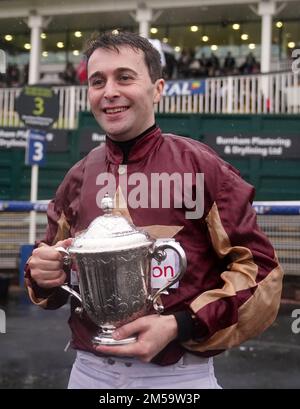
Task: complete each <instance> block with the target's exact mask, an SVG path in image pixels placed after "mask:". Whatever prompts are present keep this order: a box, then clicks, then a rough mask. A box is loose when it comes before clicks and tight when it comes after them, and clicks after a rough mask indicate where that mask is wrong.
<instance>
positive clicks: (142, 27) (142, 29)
mask: <svg viewBox="0 0 300 409" xmlns="http://www.w3.org/2000/svg"><path fill="white" fill-rule="evenodd" d="M152 17H153V16H152V10H151V9H149V8H148V7H147V6H144V5H139V6H138V8H137V10H136V14H135V19H136V21H137V22H138V23H139V33H140V35H141V36H142V37H145V38H149V31H150V29H149V27H150V23H151V21H152Z"/></svg>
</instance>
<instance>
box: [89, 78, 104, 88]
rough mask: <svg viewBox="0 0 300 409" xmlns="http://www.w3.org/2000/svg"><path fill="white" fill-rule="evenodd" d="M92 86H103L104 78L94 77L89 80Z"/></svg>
mask: <svg viewBox="0 0 300 409" xmlns="http://www.w3.org/2000/svg"><path fill="white" fill-rule="evenodd" d="M90 85H91V86H92V87H103V85H104V79H103V78H95V79H93V80H92V81H91V84H90Z"/></svg>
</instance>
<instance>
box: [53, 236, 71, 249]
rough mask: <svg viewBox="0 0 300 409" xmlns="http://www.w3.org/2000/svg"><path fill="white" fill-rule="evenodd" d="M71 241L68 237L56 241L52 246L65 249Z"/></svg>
mask: <svg viewBox="0 0 300 409" xmlns="http://www.w3.org/2000/svg"><path fill="white" fill-rule="evenodd" d="M72 242H73V239H72V237H69V238H68V239H65V240H60V241H58V242H57V243H56V244H55V245H54V247H63V248H65V249H66V248H67V247H70V246H71V245H72Z"/></svg>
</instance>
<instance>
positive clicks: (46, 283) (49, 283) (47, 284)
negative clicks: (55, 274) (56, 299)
mask: <svg viewBox="0 0 300 409" xmlns="http://www.w3.org/2000/svg"><path fill="white" fill-rule="evenodd" d="M64 283H65V280H63V279H62V278H57V279H56V280H38V281H37V284H38V285H39V286H40V287H43V288H55V287H60V286H61V285H63V284H64Z"/></svg>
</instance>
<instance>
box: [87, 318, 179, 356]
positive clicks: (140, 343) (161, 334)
mask: <svg viewBox="0 0 300 409" xmlns="http://www.w3.org/2000/svg"><path fill="white" fill-rule="evenodd" d="M133 335H136V336H137V341H136V342H135V343H132V344H127V345H113V346H106V345H100V346H95V349H96V351H98V352H102V353H104V354H109V355H117V356H127V357H136V358H138V359H139V360H141V361H143V362H150V361H151V359H152V358H154V357H155V356H156V355H157V354H158V353H159V352H160V351H161V350H163V349H164V348H165V347H166V346H167V345H168V344H169V343H170V342H171V341H173V340H174V339H175V338H176V337H177V322H176V319H175V317H174V315H147V316H145V317H142V318H138V319H137V320H135V321H133V322H130V323H129V324H126V325H124V326H123V327H120V328H118V329H117V330H116V331H114V333H113V338H114V339H116V340H120V339H123V338H127V337H130V336H133Z"/></svg>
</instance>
